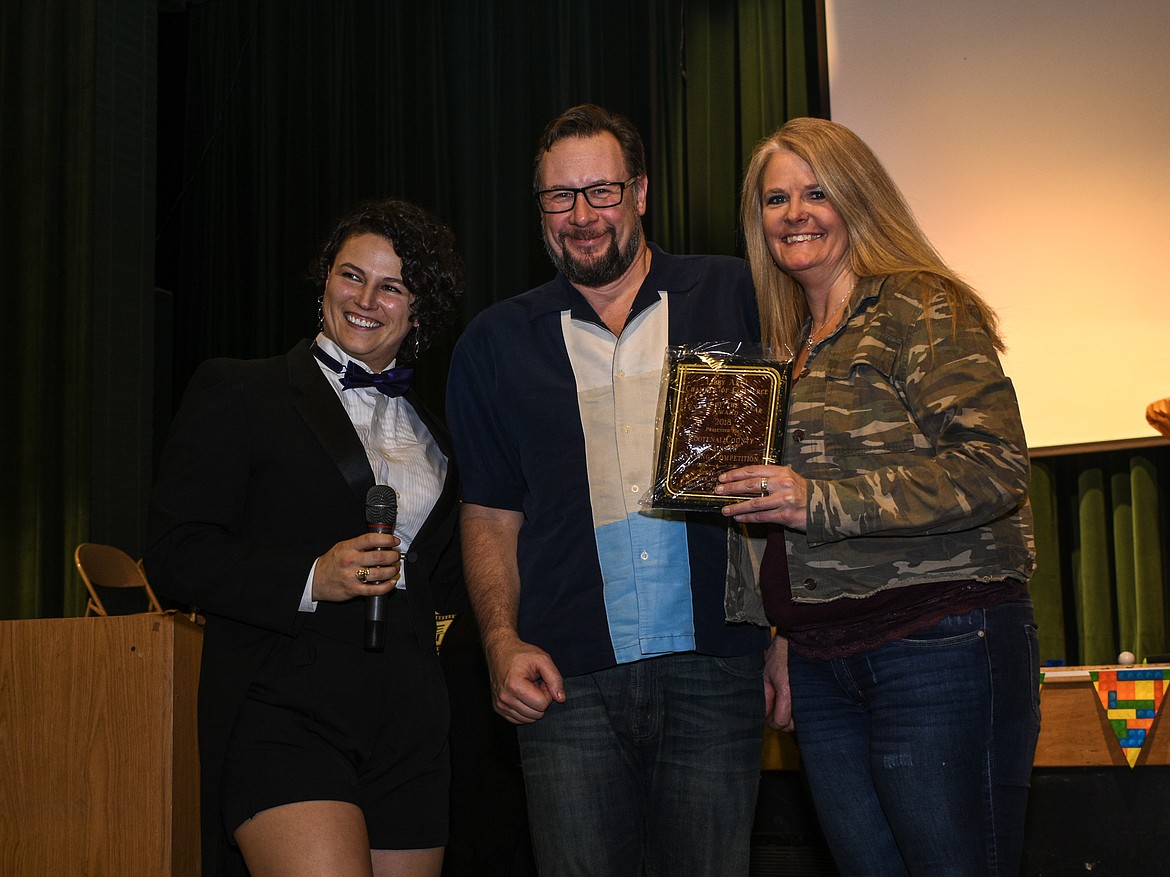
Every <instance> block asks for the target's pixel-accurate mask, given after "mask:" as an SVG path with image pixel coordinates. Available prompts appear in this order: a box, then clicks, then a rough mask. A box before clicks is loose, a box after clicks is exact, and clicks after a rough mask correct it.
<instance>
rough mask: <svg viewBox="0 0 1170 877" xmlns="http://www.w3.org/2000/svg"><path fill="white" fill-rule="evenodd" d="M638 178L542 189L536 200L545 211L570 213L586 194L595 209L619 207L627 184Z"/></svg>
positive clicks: (588, 201) (586, 199) (587, 200)
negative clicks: (572, 187)
mask: <svg viewBox="0 0 1170 877" xmlns="http://www.w3.org/2000/svg"><path fill="white" fill-rule="evenodd" d="M636 179H638V178H637V177H630V178H629V179H628V180H626V181H625V182H624V183H594V184H593V185H592V186H582V187H581V188H580V189H541V190H540V191H539V192H537V193H536V202H537V203H538V204H539V205H540V209H541V211H542V212H543V213H568V212H569V211H570V210H572V209H573V208H574V207H575V206H576V205H577V196H578V195H584V196H585V201H586V202H587V203H588V204H589V206H590V207H593V208H595V209H597V208H601V207H617V206H618V205H619V204H621V203H622V196H623V195H624V194H625V191H626V186H628V185H630V183H632V182H634V180H636Z"/></svg>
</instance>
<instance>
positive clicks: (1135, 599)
mask: <svg viewBox="0 0 1170 877" xmlns="http://www.w3.org/2000/svg"><path fill="white" fill-rule="evenodd" d="M1168 467H1170V448H1168V447H1165V446H1156V447H1150V448H1141V449H1137V450H1118V451H1112V452H1108V453H1092V454H1070V455H1067V456H1061V457H1043V458H1040V459H1037V460H1034V461H1033V475H1032V492H1031V497H1032V506H1033V510H1034V512H1035V516H1036V537H1037V568H1036V574H1035V576H1034V577H1033V580H1032V588H1031V590H1032V598H1033V600H1034V601H1035V604H1036V618H1037V623H1038V625H1039V628H1040V647H1041V657H1042V658H1043V659H1044V660H1045V661H1064V662H1065V663H1068V664H1110V663H1113V662H1115V661H1116V660H1117V656H1118V655H1119V654H1120V653H1121V652H1122V651H1129V652H1133V653H1134V655H1135V656H1136V657H1137V660H1138V661H1139V662H1140V661H1142V660H1144V659H1146V658H1148V657H1149V656H1151V655H1165V654H1167V653H1168V652H1170V630H1168V627H1170V625H1168V619H1167V592H1168V585H1167V574H1168V572H1170V563H1168V562H1167V556H1166V555H1167V545H1168V544H1170V540H1168V539H1167V535H1168V514H1167V512H1168V511H1170V478H1168V475H1167V473H1168V472H1170V468H1168Z"/></svg>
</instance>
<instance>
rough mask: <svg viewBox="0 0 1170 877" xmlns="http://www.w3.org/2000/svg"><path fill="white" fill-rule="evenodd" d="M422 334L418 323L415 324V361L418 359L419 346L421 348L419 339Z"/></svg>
mask: <svg viewBox="0 0 1170 877" xmlns="http://www.w3.org/2000/svg"><path fill="white" fill-rule="evenodd" d="M420 334H422V330H421V329H419V327H418V323H415V324H414V358H415V359H418V346H419V340H418V339H419V335H420Z"/></svg>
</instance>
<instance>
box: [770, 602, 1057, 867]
mask: <svg viewBox="0 0 1170 877" xmlns="http://www.w3.org/2000/svg"><path fill="white" fill-rule="evenodd" d="M789 678H790V681H791V684H792V695H793V716H794V720H795V722H796V737H797V742H798V744H799V746H800V756H801V764H802V765H803V768H804V770H805V773H806V774H807V776H808V779H809V784H810V786H811V788H812V794H813V800H814V801H815V803H816V808H817V814H818V816H819V817H820V821H821V827H822V829H823V830H824V832H825V837H826V839H827V840H828V842H829V846H830V848H831V849H832V852H833V857H834V859H835V860H836V862H837V867H838V869H839V870H840V872H841V874H842V875H843V877H859V875H867V877H868V875H873V877H878V875H880V877H895V875H897V877H905V875H908V874H909V875H914V877H919V875H921V877H959V875H964V877H966V875H971V877H974V875H980V877H986V875H994V877H1006V875H1014V874H1018V873H1019V869H1020V859H1021V857H1022V855H1023V831H1024V812H1025V809H1026V806H1027V798H1028V785H1029V781H1030V776H1031V771H1032V757H1033V755H1034V753H1035V750H1036V738H1037V736H1038V735H1039V732H1040V693H1039V684H1040V671H1039V651H1038V644H1037V639H1036V627H1035V624H1034V623H1033V620H1032V604H1031V602H1030V601H1028V600H1023V601H1020V602H1015V603H1010V604H1006V605H1003V606H998V607H995V608H993V609H978V610H976V611H974V612H970V613H968V614H966V615H953V616H950V617H949V618H945V619H943V621H942V622H941V623H939V624H937V625H935V626H934V627H931V628H928V629H925V630H921V631H917V632H915V633H913V634H911V635H910V636H908V637H906V638H905V639H901V640H896V641H894V642H891V643H887V644H885V645H883V646H880V647H878V648H876V649H873V650H872V651H869V652H862V653H861V654H859V655H856V656H854V657H850V658H839V659H835V660H832V661H813V660H808V659H804V658H801V657H800V656H798V655H795V654H791V653H790V655H789Z"/></svg>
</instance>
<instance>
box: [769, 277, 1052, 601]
mask: <svg viewBox="0 0 1170 877" xmlns="http://www.w3.org/2000/svg"><path fill="white" fill-rule="evenodd" d="M848 313H849V314H850V317H849V319H848V321H847V322H846V323H845V324H843V325H842V326H841V327H840V328H839V329H838V330H837V331H836V332H835V333H834V334H833V335H832V336H830V337H829V338H828V339H826V340H825V341H824V342H822V343H821V344H820V345H819V346H818V348H817V349H816V351H815V353H814V354H813V355H812V356H811V357H810V360H809V364H808V368H809V371H808V374H807V375H805V376H804V377H803V378H801V379H800V380H799V381H797V382H796V384H795V385H794V386H793V389H792V399H791V400H790V405H789V417H788V424H787V432H786V435H785V445H784V450H783V458H784V463H785V464H786V465H789V466H791V467H792V468H793V469H794V470H796V472H798V473H799V474H801V475H803V476H804V477H805V478H807V479H808V480H809V484H808V489H809V497H808V499H809V502H808V528H807V532H806V533H798V532H793V531H789V532H788V533H787V541H788V563H789V570H790V577H791V580H792V597H793V600H794V601H795V602H799V603H818V602H827V601H829V600H834V599H837V598H839V597H864V596H866V595H868V594H872V593H874V592H876V591H881V590H884V589H886V588H898V587H904V586H906V585H918V584H926V583H929V582H940V581H956V580H962V579H974V580H981V581H995V580H1003V579H1006V578H1018V579H1020V580H1022V581H1025V582H1026V581H1027V580H1028V579H1029V577H1030V576H1031V573H1032V567H1033V565H1034V557H1035V552H1034V548H1033V540H1032V515H1031V508H1030V507H1029V505H1028V479H1029V463H1028V453H1027V445H1026V443H1025V440H1024V429H1023V424H1022V423H1021V421H1020V413H1019V407H1018V405H1017V403H1016V395H1015V390H1014V389H1013V388H1012V384H1011V381H1010V380H1009V379H1008V378H1007V377H1006V376H1005V375H1004V373H1003V370H1002V368H1001V367H1000V363H999V357H998V355H997V354H996V351H995V349H994V347H993V346H992V343H991V341H990V339H989V338H988V337H987V335H986V333H985V332H984V331H983V330H982V329H979V328H974V327H972V328H967V329H964V330H962V331H961V332H959V333H958V336H957V337H956V335H955V333H954V331H953V328H952V323H951V318H950V310H949V308H948V305H947V303H946V299H945V297H944V296H943V295H941V294H938V295H936V296H934V297H933V298H932V299H931V301H930V306H929V308H928V309H927V310H924V309H923V304H922V296H921V286H920V284H919V283H918V282H917V281H916V280H914V279H913V278H912V277H910V276H906V275H897V276H891V277H884V278H883V277H873V278H866V279H863V280H862V281H861V282H860V283H858V285H857V288H856V289H855V290H854V293H853V296H852V300H851V301H850V304H849V310H848Z"/></svg>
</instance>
